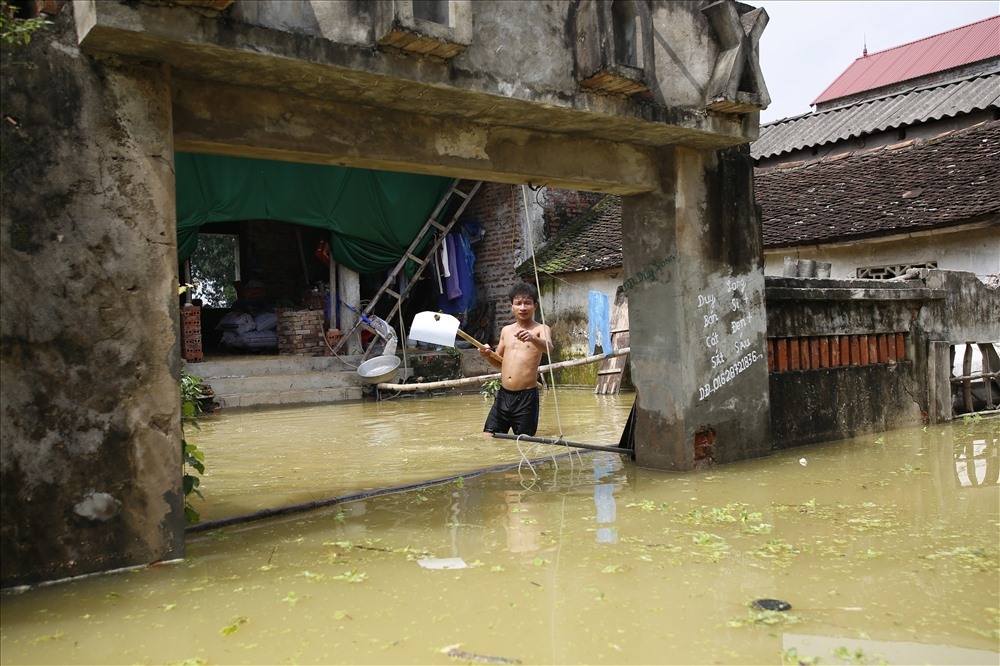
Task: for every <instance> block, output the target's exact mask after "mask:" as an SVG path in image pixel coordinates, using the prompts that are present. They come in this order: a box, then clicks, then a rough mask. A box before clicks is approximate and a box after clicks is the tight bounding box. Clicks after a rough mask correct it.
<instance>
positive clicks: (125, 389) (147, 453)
mask: <svg viewBox="0 0 1000 666" xmlns="http://www.w3.org/2000/svg"><path fill="white" fill-rule="evenodd" d="M72 27H73V22H72V16H71V15H70V14H69V11H68V10H67V11H64V12H63V13H62V14H61V15H60V17H59V20H58V23H57V24H56V25H55V26H54V27H52V28H50V29H47V30H46V31H45V32H43V33H41V34H40V35H36V37H35V38H34V39H32V40H31V44H30V45H29V46H28V47H24V48H19V49H17V50H16V53H15V55H14V56H13V57H12V58H11V59H8V58H7V56H6V55H5V56H4V61H3V72H4V76H3V86H2V96H3V100H4V113H5V114H7V118H8V122H4V123H3V124H2V128H0V133H2V152H3V165H2V189H3V199H2V204H0V233H2V241H3V242H2V244H0V276H2V277H0V279H2V282H3V300H2V303H0V350H2V355H0V373H2V376H3V381H2V382H0V405H2V410H0V432H2V436H0V454H2V455H0V460H2V485H0V488H2V492H0V499H2V502H0V505H2V513H3V517H2V525H3V539H2V548H0V566H2V585H3V586H5V587H6V586H9V585H16V584H23V583H34V582H38V581H43V580H51V579H56V578H63V577H67V576H74V575H79V574H84V573H89V572H94V571H105V570H108V569H114V568H118V567H125V566H131V565H138V564H145V563H149V562H153V561H155V560H159V559H169V558H174V557H179V556H181V555H182V554H183V544H184V511H183V506H184V498H183V495H182V490H181V474H182V465H181V425H180V394H179V391H178V378H179V372H180V354H179V342H178V338H179V333H180V326H179V321H178V301H179V298H178V294H177V243H176V220H175V216H176V213H175V204H174V181H173V144H172V136H171V122H170V109H171V104H170V89H169V80H168V77H167V76H166V75H165V74H166V72H165V71H164V69H163V68H161V67H158V66H138V65H125V64H122V63H115V64H114V65H110V66H109V64H108V63H105V62H102V61H99V60H92V59H91V58H88V57H86V56H84V55H83V54H81V53H80V52H79V51H78V50H77V49H76V48H74V46H73V44H75V40H74V38H73V36H72ZM53 43H57V46H56V47H53ZM4 52H5V54H6V52H7V49H6V48H5V49H4ZM16 61H20V62H16ZM25 63H28V64H25ZM54 89H55V90H58V94H53V92H52V91H53V90H54ZM209 464H211V462H209Z"/></svg>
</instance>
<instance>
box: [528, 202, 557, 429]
mask: <svg viewBox="0 0 1000 666" xmlns="http://www.w3.org/2000/svg"><path fill="white" fill-rule="evenodd" d="M521 201H522V202H524V222H525V224H526V225H527V226H528V247H529V248H530V249H531V267H532V269H533V270H534V273H535V289H536V290H537V291H538V313H539V315H540V316H541V318H542V326H545V325H546V324H545V308H543V307H542V300H541V299H542V287H541V285H540V284H539V283H538V263H537V262H536V261H535V240H534V238H533V235H532V233H531V214H530V212H529V210H528V186H527V185H521ZM550 342H551V341H550ZM549 383H550V384H551V385H552V402H553V403H554V404H555V409H556V427H558V428H559V437H562V436H563V429H562V418H561V417H560V416H559V398H558V397H557V395H556V377H555V373H554V372H553V371H552V368H549Z"/></svg>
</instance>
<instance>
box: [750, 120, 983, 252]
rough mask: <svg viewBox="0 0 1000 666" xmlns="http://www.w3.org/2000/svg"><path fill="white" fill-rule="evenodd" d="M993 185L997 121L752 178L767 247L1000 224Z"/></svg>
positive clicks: (760, 173)
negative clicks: (987, 223) (971, 225)
mask: <svg viewBox="0 0 1000 666" xmlns="http://www.w3.org/2000/svg"><path fill="white" fill-rule="evenodd" d="M997 183H1000V121H989V122H985V123H980V124H979V125H975V126H973V127H970V128H966V129H962V130H956V131H954V132H951V133H948V134H945V135H942V136H939V137H935V138H933V139H926V140H922V141H918V142H915V143H910V144H909V145H906V146H902V147H900V146H896V147H887V148H882V149H879V150H871V151H867V152H864V153H861V154H857V153H855V154H852V155H849V156H848V157H847V158H845V159H841V160H838V161H834V162H813V163H811V164H808V165H806V166H801V167H797V168H792V169H770V170H757V171H756V173H755V176H754V184H755V188H756V196H757V202H758V203H759V204H760V206H761V209H762V216H763V227H764V229H763V231H764V247H766V248H779V247H793V246H797V245H804V244H816V243H823V242H837V241H851V240H862V239H865V238H875V237H879V236H891V235H895V234H898V233H904V232H911V231H914V230H928V229H937V228H942V227H949V226H957V225H961V224H971V223H982V222H990V223H993V224H1000V194H998V190H997Z"/></svg>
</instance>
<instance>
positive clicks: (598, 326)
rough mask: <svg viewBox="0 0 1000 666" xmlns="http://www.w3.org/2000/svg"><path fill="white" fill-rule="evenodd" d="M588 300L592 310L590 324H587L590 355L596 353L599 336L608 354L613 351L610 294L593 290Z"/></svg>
mask: <svg viewBox="0 0 1000 666" xmlns="http://www.w3.org/2000/svg"><path fill="white" fill-rule="evenodd" d="M587 300H588V303H589V310H590V312H589V313H588V320H589V325H588V326H587V331H588V342H589V349H590V355H591V356H593V355H594V351H595V350H596V348H597V342H598V337H599V338H600V343H601V349H603V350H604V353H605V354H607V353H608V352H610V351H611V308H610V305H609V303H608V295H607V294H602V293H601V292H599V291H594V290H591V291H590V295H589V297H588V299H587Z"/></svg>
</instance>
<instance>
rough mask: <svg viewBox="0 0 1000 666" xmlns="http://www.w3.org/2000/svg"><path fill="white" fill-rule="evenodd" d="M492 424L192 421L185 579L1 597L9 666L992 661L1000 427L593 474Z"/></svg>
mask: <svg viewBox="0 0 1000 666" xmlns="http://www.w3.org/2000/svg"><path fill="white" fill-rule="evenodd" d="M632 400H633V396H632V395H622V396H620V397H609V396H594V395H593V394H591V393H590V392H586V391H568V390H567V391H563V390H559V391H558V392H557V394H553V393H552V392H551V391H550V392H548V393H547V394H546V395H545V396H544V401H543V406H542V422H541V425H540V428H539V435H541V436H554V435H557V434H559V431H560V430H561V431H562V434H563V435H564V436H565V438H566V439H568V440H571V441H578V442H587V443H594V444H605V445H614V444H616V443H617V441H618V438H619V435H620V433H621V430H622V427H623V426H624V422H625V419H626V417H627V415H628V410H629V407H630V406H631V402H632ZM488 408H489V403H487V402H485V401H484V400H483V399H482V398H481V397H480V396H477V395H448V396H437V397H413V396H409V397H405V398H403V397H401V398H398V399H393V400H383V401H380V402H375V401H366V402H364V403H352V404H348V405H336V406H321V407H304V408H285V409H279V410H268V411H254V412H249V411H247V412H231V413H226V412H224V413H222V414H220V415H215V416H210V417H207V418H204V419H203V420H202V429H201V431H200V432H197V433H188V434H189V437H190V438H191V439H192V440H194V441H195V442H196V443H197V444H198V446H199V447H200V448H201V449H203V450H204V451H205V454H206V465H207V468H208V469H207V473H206V475H205V477H204V480H203V489H204V492H205V494H206V500H205V501H203V502H202V501H199V500H195V506H196V508H198V509H199V510H200V511H201V514H202V520H203V521H204V522H206V523H207V524H208V525H209V529H206V530H204V531H199V532H193V533H191V534H190V535H189V538H188V543H187V557H186V559H184V560H183V561H181V562H177V563H172V564H167V565H163V566H156V567H150V568H141V569H135V570H132V571H125V572H118V573H114V574H106V575H100V576H93V577H88V578H82V579H78V580H74V581H68V582H63V583H58V584H53V585H48V586H43V587H39V588H35V589H31V590H27V591H24V592H21V593H14V594H6V595H4V596H3V597H2V599H0V602H2V624H0V647H2V650H0V654H2V657H0V661H2V663H4V664H454V663H516V662H517V661H519V662H521V663H525V664H583V663H587V664H714V663H719V664H781V663H799V662H801V663H822V664H837V663H851V664H864V663H870V664H876V663H889V664H918V663H932V664H950V663H956V664H997V663H998V660H1000V655H998V652H1000V611H998V608H1000V572H998V566H1000V565H998V541H1000V486H998V484H997V479H998V472H1000V458H998V455H997V451H998V440H1000V418H998V417H995V416H994V417H989V418H984V419H981V420H969V421H967V422H963V421H958V422H956V423H953V424H948V425H944V426H928V427H926V428H913V429H907V430H900V431H894V432H891V433H885V434H881V435H873V436H867V437H860V438H857V439H853V440H848V441H843V442H835V443H830V444H824V445H818V446H811V447H804V448H797V449H791V450H788V451H784V452H778V453H775V454H773V455H772V456H770V457H767V458H762V459H758V460H753V461H747V462H743V463H736V464H731V465H726V466H722V467H718V468H715V469H711V470H707V471H701V472H694V473H689V474H671V473H665V472H656V471H652V470H645V469H638V468H637V467H635V465H634V463H632V462H631V461H630V460H628V458H627V457H623V456H621V455H618V454H613V453H605V452H583V453H582V454H581V455H573V456H568V457H567V456H565V455H562V456H561V457H559V458H556V459H555V460H553V459H549V460H547V461H539V460H538V459H540V458H542V457H544V456H546V455H549V454H552V453H556V454H564V453H565V450H564V449H556V448H555V447H551V446H545V445H531V448H529V446H528V445H525V444H523V443H522V444H521V448H522V450H523V452H524V457H523V458H522V453H521V452H520V451H519V450H518V446H517V443H516V442H514V441H512V440H483V439H482V437H481V436H480V435H479V431H480V430H481V428H482V423H483V421H484V420H485V417H486V412H487V410H488ZM557 411H558V418H557ZM560 426H561V427H560ZM519 460H520V461H522V462H521V465H520V467H518V466H517V463H518V461H519ZM526 460H530V461H532V462H531V464H530V466H529V464H528V463H527V462H525V461H526ZM504 464H512V465H514V466H513V467H509V468H507V469H505V470H503V471H494V472H491V473H486V474H479V475H475V474H471V473H470V472H473V471H475V470H481V469H484V468H491V467H498V466H501V465H504ZM441 478H449V480H448V481H447V482H444V483H440V484H436V485H429V486H424V487H416V488H413V489H410V490H407V491H405V492H395V493H390V494H383V495H376V496H372V497H367V498H365V499H363V500H357V501H350V502H343V503H335V504H329V505H327V506H323V507H321V508H318V509H313V510H310V511H305V512H296V513H289V514H286V515H281V516H278V517H272V518H268V519H266V520H256V521H251V522H242V523H238V524H232V525H227V526H224V527H218V528H212V527H211V525H212V521H222V520H225V519H228V518H232V517H234V516H241V515H246V514H252V513H254V512H257V511H261V510H263V509H270V508H275V507H281V506H293V505H298V504H303V503H308V502H317V501H322V500H325V499H328V498H335V497H340V496H345V495H350V494H352V493H363V492H365V491H370V490H374V489H379V488H387V487H394V486H403V485H406V484H417V483H419V482H420V481H426V480H431V479H441ZM760 599H776V600H780V601H784V602H786V603H787V604H790V605H791V608H790V609H788V610H785V611H773V610H772V611H767V610H757V609H755V608H753V607H752V606H751V604H752V602H754V601H755V600H760Z"/></svg>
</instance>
